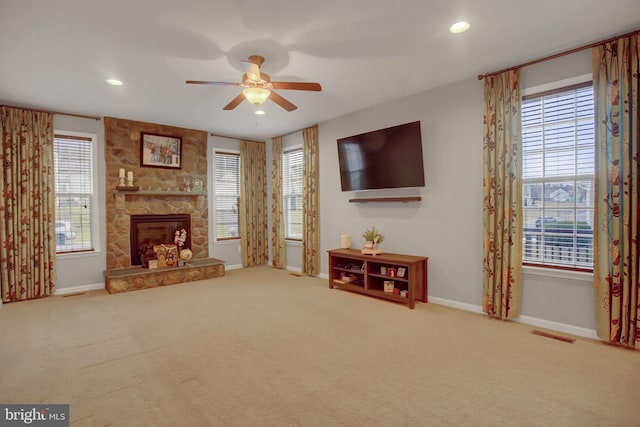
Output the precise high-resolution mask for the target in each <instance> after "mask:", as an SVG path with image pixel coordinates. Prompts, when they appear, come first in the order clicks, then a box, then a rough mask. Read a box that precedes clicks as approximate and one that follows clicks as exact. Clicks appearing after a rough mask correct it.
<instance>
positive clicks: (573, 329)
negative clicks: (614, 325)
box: [429, 296, 600, 340]
mask: <svg viewBox="0 0 640 427" xmlns="http://www.w3.org/2000/svg"><path fill="white" fill-rule="evenodd" d="M429 302H430V303H434V304H438V305H444V306H447V307H452V308H457V309H459V310H465V311H472V312H474V313H480V314H482V313H483V311H482V307H481V306H479V305H473V304H467V303H463V302H458V301H452V300H448V299H444V298H438V297H432V296H430V297H429ZM513 321H514V322H518V323H524V324H526V325H531V326H537V327H539V328H544V329H549V330H551V331H557V332H564V333H566V334H571V335H576V336H579V337H585V338H591V339H595V340H599V339H600V338H598V335H597V334H596V331H595V330H593V329H587V328H582V327H580V326H574V325H567V324H566V323H559V322H554V321H552V320H545V319H539V318H537V317H532V316H523V315H520V316H518V317H517V318H515V319H513Z"/></svg>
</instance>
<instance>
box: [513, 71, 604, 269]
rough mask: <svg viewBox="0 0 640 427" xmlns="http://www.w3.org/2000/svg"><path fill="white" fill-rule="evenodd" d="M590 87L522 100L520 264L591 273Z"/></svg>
mask: <svg viewBox="0 0 640 427" xmlns="http://www.w3.org/2000/svg"><path fill="white" fill-rule="evenodd" d="M594 156H595V135H594V103H593V88H592V86H591V83H590V82H589V83H586V84H581V85H576V86H573V87H569V88H564V89H561V90H557V91H553V92H550V93H546V94H541V95H532V96H527V97H524V98H523V103H522V178H523V185H522V204H523V245H524V246H523V262H524V263H527V264H538V265H544V266H558V267H569V268H575V269H592V268H593V225H594V224H593V206H594V200H593V199H594V172H595V157H594Z"/></svg>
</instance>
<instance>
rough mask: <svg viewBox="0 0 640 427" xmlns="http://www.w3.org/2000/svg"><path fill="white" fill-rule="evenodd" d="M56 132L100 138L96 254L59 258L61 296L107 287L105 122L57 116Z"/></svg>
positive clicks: (98, 141)
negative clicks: (71, 291)
mask: <svg viewBox="0 0 640 427" xmlns="http://www.w3.org/2000/svg"><path fill="white" fill-rule="evenodd" d="M53 128H54V129H55V131H56V132H64V131H68V132H82V133H87V134H94V135H96V136H97V145H96V147H94V148H95V150H96V152H97V164H96V165H94V167H95V168H96V169H97V170H96V174H95V176H96V178H97V181H96V183H95V186H94V188H95V191H96V193H95V202H96V203H97V205H98V207H99V209H98V212H99V213H98V218H96V219H97V222H98V224H97V229H98V234H97V236H95V237H96V239H97V240H95V242H96V243H97V245H96V247H95V251H93V252H83V253H77V254H62V255H58V256H56V273H57V274H56V275H57V280H56V285H57V291H56V292H58V293H65V289H66V290H74V291H76V290H80V289H94V288H102V287H104V270H105V268H106V265H107V258H106V241H107V236H106V227H105V224H106V215H105V209H104V206H105V205H106V203H105V196H106V195H105V191H106V190H105V188H106V184H105V175H106V167H105V162H104V122H103V121H102V120H93V119H84V118H79V117H71V116H65V115H59V114H56V115H54V117H53Z"/></svg>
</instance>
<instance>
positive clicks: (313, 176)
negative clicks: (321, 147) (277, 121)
mask: <svg viewBox="0 0 640 427" xmlns="http://www.w3.org/2000/svg"><path fill="white" fill-rule="evenodd" d="M302 155H303V157H304V163H303V166H302V211H303V213H302V272H303V273H305V274H307V275H309V276H316V275H317V274H318V273H319V272H320V258H319V257H318V255H319V251H320V217H319V214H320V188H319V161H318V125H313V126H311V127H310V128H307V129H304V130H303V131H302Z"/></svg>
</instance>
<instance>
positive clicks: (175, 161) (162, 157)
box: [140, 132, 182, 169]
mask: <svg viewBox="0 0 640 427" xmlns="http://www.w3.org/2000/svg"><path fill="white" fill-rule="evenodd" d="M140 166H144V167H151V168H168V169H181V168H182V138H181V137H179V136H170V135H157V134H153V133H145V132H142V133H141V135H140Z"/></svg>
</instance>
